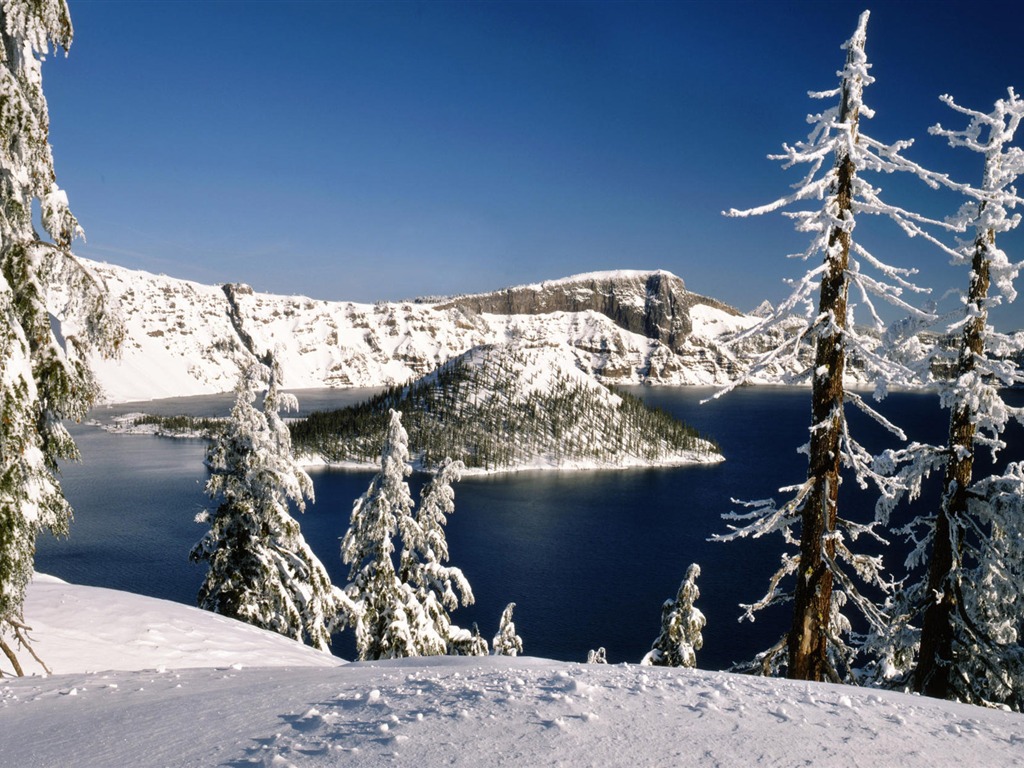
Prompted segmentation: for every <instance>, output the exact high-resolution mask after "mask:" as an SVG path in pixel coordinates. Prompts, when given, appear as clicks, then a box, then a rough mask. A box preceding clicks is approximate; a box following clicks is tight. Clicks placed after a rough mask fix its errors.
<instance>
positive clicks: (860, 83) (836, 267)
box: [720, 11, 953, 680]
mask: <svg viewBox="0 0 1024 768" xmlns="http://www.w3.org/2000/svg"><path fill="white" fill-rule="evenodd" d="M867 21H868V13H867V12H866V11H865V12H864V13H863V14H862V15H861V17H860V20H859V23H858V26H857V30H856V32H855V33H854V35H853V37H852V38H851V39H850V40H849V41H848V42H847V43H846V44H845V45H844V48H845V49H846V52H847V56H846V64H845V66H844V68H843V70H842V71H841V72H840V85H839V87H838V88H837V89H835V90H832V91H826V92H821V93H812V94H811V96H813V97H815V98H835V97H838V99H839V103H838V105H837V106H836V107H834V108H832V109H829V110H826V111H825V112H823V113H821V114H817V115H814V116H812V117H811V118H809V120H810V121H811V122H812V124H813V130H812V132H811V134H810V136H809V138H808V140H807V141H806V142H798V143H797V144H796V146H794V147H789V146H784V153H783V154H782V155H779V156H776V157H775V159H780V160H783V161H784V164H785V167H787V168H788V167H791V166H795V165H798V164H807V165H808V166H809V169H810V170H809V171H808V172H807V174H806V176H805V177H804V178H803V180H802V182H801V183H800V184H799V185H796V191H795V192H794V193H793V194H791V195H789V196H787V197H784V198H781V199H779V200H776V201H775V202H773V203H770V204H768V205H766V206H762V207H760V208H754V209H751V210H747V211H736V210H733V211H730V212H729V215H733V216H750V215H758V214H764V213H768V212H772V211H776V210H779V209H781V208H784V207H789V206H792V205H799V204H800V203H803V202H805V201H809V202H811V203H813V204H814V206H815V207H813V208H811V209H809V210H797V211H792V212H787V213H786V215H787V216H790V217H792V218H794V219H795V220H796V222H797V223H796V228H797V229H798V230H799V231H802V232H809V233H811V234H812V239H811V242H810V245H809V246H808V248H807V249H806V251H804V252H803V253H802V254H800V255H801V256H802V258H804V259H808V258H810V257H812V256H818V257H820V258H822V263H821V264H820V265H819V266H816V267H814V268H813V269H811V270H810V271H809V272H808V273H807V274H806V275H805V276H804V277H803V278H802V279H801V280H798V281H796V282H795V284H794V290H793V292H792V294H791V295H790V297H789V298H788V299H786V300H785V301H784V302H783V303H782V304H780V306H779V307H778V308H777V309H776V310H775V311H774V312H773V313H772V314H771V315H770V316H769V317H767V318H765V319H764V320H763V321H762V322H761V323H760V324H759V325H758V326H756V327H755V328H754V329H752V330H751V331H749V332H747V333H745V334H742V335H741V336H740V337H739V338H738V339H737V343H742V341H744V340H746V339H749V338H751V337H752V336H755V335H759V334H769V333H772V332H775V333H776V334H777V333H778V332H780V331H784V332H785V333H784V340H783V341H782V342H781V343H780V344H778V345H777V346H775V347H774V348H773V349H771V350H770V351H768V352H767V353H766V354H765V355H764V356H763V357H762V358H761V359H760V360H759V361H758V363H757V364H756V365H755V366H754V368H753V369H752V371H751V372H750V373H748V374H747V376H748V377H749V376H750V375H753V374H754V373H769V372H771V371H773V370H775V371H777V370H779V369H780V368H781V369H782V370H783V371H786V370H790V371H794V370H795V371H800V372H801V373H800V375H801V376H803V375H805V372H806V373H807V374H809V376H810V379H811V411H812V416H811V427H810V441H809V443H808V445H807V446H805V448H804V449H803V450H804V451H805V452H806V453H807V454H808V470H807V479H806V480H805V481H804V482H803V483H802V484H800V485H799V486H795V487H793V488H789V489H784V490H786V491H787V492H792V493H793V496H792V498H791V499H790V500H789V501H788V502H786V503H785V504H784V505H783V506H782V507H776V506H775V503H774V502H773V501H771V500H769V501H765V502H754V503H753V504H752V505H751V506H753V507H754V508H755V509H754V511H753V512H751V513H748V514H735V515H731V516H729V517H730V518H731V519H733V520H737V521H740V525H739V527H736V528H734V532H733V533H732V534H730V535H727V536H723V537H720V538H721V539H725V540H728V539H733V538H738V537H742V536H755V537H757V536H761V535H764V534H766V533H769V532H781V533H782V534H783V536H784V538H785V540H786V542H787V544H793V545H796V546H798V547H799V552H798V553H797V554H788V553H787V554H786V555H784V556H783V561H782V566H781V568H780V569H779V571H777V572H776V574H775V575H774V576H773V577H772V580H771V585H770V588H769V591H768V593H767V594H766V595H765V597H764V598H762V599H761V600H760V601H758V602H757V603H754V604H752V605H750V606H746V610H747V613H746V615H747V617H748V618H752V617H753V612H754V611H756V610H759V609H761V608H764V607H765V606H767V605H770V604H776V603H780V602H785V601H789V600H792V602H793V618H792V623H791V627H790V630H789V632H788V633H787V635H786V637H784V638H783V639H782V640H781V641H780V642H779V643H778V644H776V645H775V646H774V647H773V648H772V649H770V650H769V651H767V652H765V653H764V654H762V656H761V657H760V664H761V666H762V669H763V670H765V671H779V670H781V669H782V668H785V669H786V672H787V674H788V675H789V676H790V677H793V678H803V679H809V680H823V679H830V680H841V679H850V678H851V676H852V670H851V668H850V661H851V659H852V656H853V653H854V651H853V649H851V648H850V647H849V646H848V645H847V643H846V641H845V640H844V635H846V634H848V628H849V622H848V620H847V619H846V618H845V616H844V615H843V613H842V610H841V609H842V607H843V606H844V605H845V604H847V603H853V604H854V605H856V606H857V607H858V609H859V610H860V611H861V612H862V613H863V614H864V616H865V617H866V618H867V620H868V621H869V623H871V624H872V625H883V624H884V623H885V622H886V618H885V617H884V616H883V615H882V614H881V613H880V612H879V610H878V608H877V606H875V605H874V604H873V603H871V602H870V601H868V600H867V599H865V598H864V597H863V596H862V594H861V591H860V590H859V589H858V588H857V586H856V584H855V583H854V581H853V578H852V575H851V574H850V573H848V572H847V571H852V572H853V573H854V574H856V575H857V576H859V577H860V578H861V579H862V580H863V581H865V582H866V583H868V584H870V585H872V586H873V587H874V588H877V589H881V590H887V589H888V588H889V584H888V582H887V580H886V578H885V577H884V574H883V573H882V570H881V565H882V564H881V559H880V558H873V557H867V556H863V555H858V554H855V553H854V552H852V551H851V550H850V549H849V546H848V542H849V541H852V540H853V539H856V538H857V537H858V536H860V535H865V534H868V535H873V534H874V527H875V526H876V525H877V524H879V523H883V524H884V523H885V522H887V521H886V520H884V519H882V520H876V521H869V522H866V523H858V522H856V521H850V520H844V519H843V518H841V517H840V516H839V486H840V482H841V469H842V468H843V466H845V467H847V468H848V469H850V470H852V472H853V474H854V476H855V478H856V480H857V482H858V483H859V484H860V485H862V486H863V485H867V484H868V483H869V482H874V483H876V484H878V486H879V489H880V491H881V493H882V494H883V496H891V495H892V494H893V493H894V491H893V488H892V487H891V485H892V483H893V482H894V481H893V480H892V479H891V478H887V477H885V476H883V475H880V474H879V473H878V472H877V471H876V470H875V468H874V467H873V466H872V460H873V457H872V456H871V455H870V454H869V453H868V452H867V451H866V450H864V449H863V448H862V447H861V446H860V444H859V443H857V442H856V441H855V440H854V439H853V438H852V437H851V435H850V434H849V431H848V429H847V423H846V416H845V411H844V408H845V403H847V402H849V403H852V404H854V405H855V406H857V407H859V408H861V409H862V410H864V411H866V412H867V413H868V414H869V415H870V416H872V417H873V418H874V419H876V420H877V421H878V422H879V423H881V424H882V425H884V426H886V427H887V428H889V429H890V430H891V431H892V432H893V433H895V434H896V435H897V436H899V437H900V438H901V439H906V436H905V435H904V434H903V432H902V431H901V430H899V429H898V428H897V427H896V426H895V425H893V424H891V423H889V422H888V421H886V420H885V419H884V418H883V417H882V416H881V415H879V414H878V413H877V412H876V411H875V410H874V409H873V408H871V407H870V406H869V405H868V404H867V403H866V402H864V401H863V400H862V399H861V398H860V397H859V396H857V395H856V394H855V393H853V392H851V391H849V390H848V389H846V387H845V385H844V381H843V378H844V375H845V374H846V372H847V369H848V367H849V363H850V361H851V359H855V360H856V362H857V364H858V366H860V367H862V368H863V373H864V374H865V375H867V376H869V377H871V378H872V379H873V380H874V381H875V383H876V392H875V394H876V397H878V398H881V397H883V396H884V395H885V392H886V390H887V388H888V387H889V386H891V385H894V384H899V385H906V386H914V385H918V384H919V383H920V382H921V376H920V371H919V370H917V369H915V368H913V367H908V366H906V365H903V364H901V363H899V362H897V361H896V360H895V359H894V357H893V356H892V355H890V354H889V350H886V349H880V348H879V345H878V342H877V337H876V336H873V335H870V334H867V333H865V332H864V331H863V330H862V329H861V328H860V327H858V326H857V325H855V324H854V322H853V315H854V310H855V307H856V305H857V304H858V300H859V304H860V305H861V306H862V307H863V308H865V309H866V310H867V313H868V316H869V319H870V321H871V325H872V326H873V328H874V330H875V331H876V332H878V333H879V334H880V333H881V332H882V331H883V330H884V329H885V325H884V323H883V322H882V320H881V319H880V317H879V315H878V313H877V311H876V309H875V306H874V301H876V300H877V299H881V300H883V301H887V302H889V303H891V304H893V305H895V306H896V307H899V308H901V309H902V310H904V311H906V312H907V313H908V314H910V315H911V316H912V317H915V318H919V319H920V320H921V321H922V322H924V321H931V320H934V317H932V316H931V315H929V313H927V312H924V311H922V310H919V309H917V308H916V307H914V306H912V305H911V304H909V303H907V302H906V300H905V299H904V298H902V295H903V293H904V292H906V291H912V292H917V291H920V290H921V289H920V288H918V287H917V286H916V285H914V284H913V283H912V282H911V280H910V278H911V277H912V271H911V270H906V269H899V268H896V267H892V266H889V265H887V264H885V263H883V262H882V261H880V260H879V259H878V258H876V257H875V256H874V255H873V254H871V253H870V252H869V251H867V250H866V249H865V248H864V246H863V244H862V243H861V242H859V241H858V240H856V239H855V238H854V237H853V233H854V226H855V224H856V223H857V221H858V218H859V217H863V216H865V215H867V214H873V215H878V216H884V217H886V218H888V219H890V220H892V221H893V222H895V224H896V225H897V226H898V227H899V228H900V229H902V230H903V231H904V232H906V233H907V234H909V235H911V236H920V237H923V238H924V239H926V240H928V241H929V242H931V243H933V244H935V245H936V246H938V247H939V248H941V249H942V250H944V251H946V252H947V253H953V251H952V250H951V249H949V248H948V247H947V246H945V245H944V244H943V243H942V242H941V241H939V240H938V239H937V238H936V237H935V236H934V235H933V234H931V232H930V230H931V229H932V228H934V227H945V228H952V225H948V224H946V223H944V222H938V221H932V220H929V219H927V218H925V217H923V216H920V215H918V214H915V213H912V212H909V211H906V210H903V209H901V208H898V207H895V206H892V205H890V204H887V203H885V202H884V201H882V200H881V199H880V198H879V197H878V190H876V189H875V188H873V187H872V186H871V185H870V184H868V183H867V182H866V181H865V180H864V179H863V178H861V176H862V174H863V173H864V172H867V171H872V172H882V173H891V172H894V171H900V172H909V173H912V174H914V175H916V176H917V177H918V178H920V179H921V180H923V181H924V182H925V183H926V184H928V185H929V186H932V187H937V186H939V185H942V184H946V185H948V180H947V179H946V178H945V177H944V176H940V175H938V174H934V173H931V172H929V171H926V170H925V169H923V168H921V167H920V166H919V165H917V164H915V163H913V162H911V161H909V160H907V159H906V158H904V157H903V155H902V154H901V153H902V151H903V150H904V149H906V148H907V147H908V146H909V145H910V142H898V143H896V144H893V145H885V144H882V143H881V142H878V141H876V140H875V139H873V138H871V137H869V136H868V135H866V134H865V133H864V132H863V131H862V130H861V119H862V118H869V117H871V116H872V114H873V113H872V112H871V110H870V109H868V107H867V106H866V105H865V104H864V101H863V90H864V87H865V86H867V85H869V84H870V83H871V82H873V80H874V78H873V77H872V76H871V75H870V74H869V68H870V67H869V64H868V61H867V57H866V55H865V52H864V48H865V41H866V30H867ZM830 158H831V160H832V164H831V166H830V167H829V166H827V165H826V163H827V162H828V161H829V159H830ZM823 167H824V168H827V170H825V171H824V172H821V171H822V169H823ZM819 172H820V173H819ZM818 201H824V203H823V205H821V206H820V207H818V205H817V204H818ZM869 269H872V270H873V271H874V272H875V273H877V274H878V277H872V276H870V275H869V274H868V270H869ZM815 299H817V300H815ZM809 342H810V343H813V345H814V353H813V362H812V363H811V364H810V370H809V371H808V370H807V369H808V366H807V361H806V356H805V354H804V350H805V349H806V347H807V345H808V343H809ZM782 379H783V380H787V379H786V378H785V375H783V377H782ZM741 381H742V380H741ZM739 383H740V382H739V381H738V382H736V384H739ZM797 531H798V533H797ZM793 576H796V577H797V578H795V586H794V589H793V591H792V592H788V591H784V590H783V589H782V588H781V584H782V582H783V580H785V579H787V578H789V577H793ZM783 649H785V651H786V653H785V656H784V657H783V655H782V654H781V651H783Z"/></svg>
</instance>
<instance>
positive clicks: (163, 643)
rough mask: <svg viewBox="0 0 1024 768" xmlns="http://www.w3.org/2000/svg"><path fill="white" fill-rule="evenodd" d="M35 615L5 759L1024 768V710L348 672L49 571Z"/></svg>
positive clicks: (839, 691) (10, 689)
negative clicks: (45, 670)
mask: <svg viewBox="0 0 1024 768" xmlns="http://www.w3.org/2000/svg"><path fill="white" fill-rule="evenodd" d="M26 615H27V616H29V617H30V618H31V619H32V623H33V624H34V626H35V632H34V635H35V637H36V638H37V643H36V647H37V650H39V652H40V653H42V654H45V656H46V659H47V661H48V662H49V663H50V664H51V665H52V666H53V667H54V671H55V672H56V673H57V674H55V675H54V676H52V677H31V678H24V679H11V678H3V679H2V680H0V765H3V766H19V767H27V766H69V765H75V766H127V765H131V766H212V765H228V766H249V765H256V766H260V765H263V766H291V765H294V766H321V765H339V764H341V765H356V764H358V765H360V766H374V765H388V766H397V765H417V766H439V765H466V766H469V765H473V766H476V765H516V766H535V765H567V766H585V765H594V766H673V765H680V766H681V765H686V766H690V765H700V766H704V765H706V766H711V765H724V766H748V765H773V766H792V765H798V764H814V765H826V766H854V765H871V766H897V765H899V766H941V765H960V766H975V765H976V766H1010V765H1024V716H1021V715H1017V714H1012V713H1006V712H998V711H993V710H986V709H981V708H977V707H971V706H967V705H961V704H954V703H950V702H942V701H935V700H930V699H923V698H918V697H912V696H906V695H902V694H894V693H888V692H883V691H873V690H868V689H857V688H848V687H843V686H833V685H816V684H808V683H797V682H790V681H784V680H766V679H762V678H752V677H744V676H738V675H732V674H727V673H721V672H703V671H693V670H678V669H662V668H650V667H638V666H633V665H628V666H627V665H615V666H599V665H591V666H587V665H579V664H566V663H563V662H555V661H547V660H543V659H535V658H496V657H488V658H484V659H480V658H444V657H440V658H437V657H435V658H428V659H408V660H404V661H400V662H382V663H374V664H349V665H346V664H344V663H343V662H341V661H340V660H338V659H333V658H331V657H329V656H326V655H324V654H320V653H318V652H316V651H312V650H309V649H305V648H303V647H302V646H298V645H297V644H295V643H293V642H292V641H290V640H287V639H285V638H281V637H279V636H276V635H272V634H270V633H266V632H263V631H261V630H257V629H254V628H251V627H248V626H246V625H242V624H239V623H238V622H234V621H231V620H228V619H224V618H222V617H219V616H215V615H213V614H209V613H205V612H202V611H198V610H195V609H191V608H188V607H187V606H182V605H178V604H175V603H168V602H166V601H161V600H153V599H150V598H144V597H139V596H137V595H131V594H127V593H124V592H116V591H112V590H106V589H96V588H91V587H80V586H75V585H70V584H65V583H63V582H59V581H57V580H55V579H51V578H48V577H42V576H37V578H36V580H35V581H34V582H33V584H32V585H31V586H30V589H29V598H28V602H27V604H26ZM102 670H108V671H102ZM110 670H119V671H110Z"/></svg>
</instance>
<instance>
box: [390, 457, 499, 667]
mask: <svg viewBox="0 0 1024 768" xmlns="http://www.w3.org/2000/svg"><path fill="white" fill-rule="evenodd" d="M464 468H465V467H464V466H463V464H462V462H461V461H451V460H450V459H447V460H446V461H445V462H444V463H443V464H442V465H441V468H440V470H439V471H438V472H437V474H436V475H435V476H434V477H433V478H432V479H431V481H430V482H429V483H427V485H425V486H424V488H423V491H422V493H421V494H420V504H419V508H418V509H417V511H416V525H405V526H402V525H401V523H400V525H399V528H400V531H401V534H402V541H403V549H402V555H401V559H400V574H399V578H400V579H401V581H402V583H403V584H406V585H408V586H409V587H411V588H412V589H413V590H414V591H415V594H416V599H417V601H418V602H419V604H420V605H421V606H422V607H423V611H424V613H425V614H426V618H427V621H428V623H429V626H427V627H424V631H423V632H421V633H419V637H418V639H417V645H418V646H420V647H418V648H417V650H418V655H424V656H426V655H433V654H434V653H436V652H437V651H436V648H438V647H441V646H442V644H443V647H444V649H445V650H444V651H441V652H442V653H444V652H448V653H457V654H459V655H465V656H475V655H486V653H487V642H486V641H485V640H483V639H482V638H480V636H479V632H476V633H472V632H467V631H466V630H464V629H461V628H460V627H458V626H456V625H453V624H452V622H451V617H450V616H449V615H448V611H452V610H455V608H457V607H458V605H459V603H460V597H461V603H462V605H472V604H473V590H472V588H471V587H470V586H469V582H468V581H467V580H466V577H465V576H464V575H463V573H462V571H461V570H460V569H459V568H455V567H454V566H449V565H445V563H446V562H447V561H448V542H447V540H446V539H445V535H444V526H445V524H446V523H447V522H448V517H447V516H448V515H450V514H451V513H452V512H454V511H455V491H454V490H453V489H452V483H455V482H457V481H458V480H459V477H460V473H461V472H462V470H463V469H464Z"/></svg>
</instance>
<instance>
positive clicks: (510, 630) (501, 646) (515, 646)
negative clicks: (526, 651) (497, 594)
mask: <svg viewBox="0 0 1024 768" xmlns="http://www.w3.org/2000/svg"><path fill="white" fill-rule="evenodd" d="M515 607H516V604H515V603H509V604H508V605H506V606H505V610H504V611H502V612H501V620H500V621H499V622H498V634H496V635H495V636H494V640H492V641H491V645H492V646H494V655H495V656H518V655H519V654H520V653H522V652H523V638H521V637H520V636H519V635H517V634H516V624H515V622H514V621H512V611H513V610H515Z"/></svg>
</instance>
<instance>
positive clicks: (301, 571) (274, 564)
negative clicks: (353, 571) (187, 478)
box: [189, 357, 354, 651]
mask: <svg viewBox="0 0 1024 768" xmlns="http://www.w3.org/2000/svg"><path fill="white" fill-rule="evenodd" d="M279 377H280V369H279V368H278V366H277V364H276V363H275V362H274V361H273V359H272V358H269V357H268V360H267V364H264V363H262V362H251V363H249V364H248V365H246V366H245V367H244V368H243V369H242V371H241V375H240V377H239V383H238V387H237V388H236V393H237V396H236V400H235V405H234V408H233V409H232V411H231V418H230V419H229V421H228V425H227V428H226V430H225V431H224V433H223V434H222V435H221V436H220V437H218V439H217V440H216V441H215V442H214V443H213V445H212V446H211V447H210V450H209V452H208V455H207V463H208V465H209V467H210V471H211V473H212V476H211V477H210V480H209V482H208V483H207V486H206V490H207V493H209V495H210V497H211V498H212V499H215V500H219V501H220V503H219V505H218V506H217V509H216V510H215V511H214V512H213V513H212V515H211V514H210V513H207V512H204V513H202V514H201V515H200V516H199V518H197V520H198V521H199V522H204V523H206V522H208V523H209V524H210V530H209V531H208V532H207V533H206V535H205V536H203V538H202V539H201V540H200V541H199V542H198V543H197V544H196V545H195V547H193V549H192V551H191V553H190V555H189V558H190V559H191V560H192V561H193V562H205V563H208V564H209V570H208V571H207V574H206V579H205V580H204V582H203V585H202V587H201V588H200V590H199V597H198V603H199V607H200V608H204V609H206V610H209V611H213V612H215V613H220V614H223V615H225V616H231V617H233V618H236V619H240V620H241V621H245V622H248V623H249V624H253V625H255V626H257V627H262V628H264V629H269V630H271V631H274V632H277V633H279V634H282V635H285V636H287V637H292V638H294V639H296V640H299V641H301V642H305V643H307V644H308V645H312V646H313V647H315V648H318V649H320V650H323V651H326V650H328V647H329V645H330V641H331V631H332V629H333V628H334V627H335V626H336V625H339V624H343V623H344V621H345V618H346V617H347V616H348V615H349V614H351V613H352V611H353V610H354V606H352V605H351V603H350V602H349V601H348V599H347V598H346V597H345V596H344V594H343V593H342V592H341V590H339V589H337V588H335V587H334V586H333V585H332V584H331V580H330V577H329V576H328V575H327V571H326V570H325V569H324V567H323V565H322V564H321V563H320V561H319V560H318V559H317V557H316V555H314V554H313V552H312V550H311V549H310V548H309V546H308V545H307V544H306V541H305V539H304V538H303V537H302V533H301V531H300V529H299V524H298V522H296V520H295V519H294V518H293V517H292V516H291V515H290V514H289V512H288V505H289V502H291V503H294V504H295V505H296V507H298V509H299V511H303V510H304V509H305V500H306V499H307V498H308V499H312V498H313V483H312V481H311V480H310V478H309V475H307V474H306V473H305V472H304V471H303V470H302V469H301V468H300V467H299V465H298V464H297V463H296V461H295V458H294V456H293V455H292V451H291V438H290V436H289V433H288V427H287V425H286V424H285V423H284V421H283V420H282V419H281V416H280V410H281V409H282V408H284V409H285V410H290V409H292V408H295V407H297V403H296V401H295V398H294V397H292V396H290V395H286V394H283V393H281V392H279V391H278V380H279ZM264 383H265V384H266V393H265V395H264V397H263V408H262V410H260V409H258V408H256V406H255V401H256V397H257V392H258V390H259V389H260V387H261V386H262V385H263V384H264Z"/></svg>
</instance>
